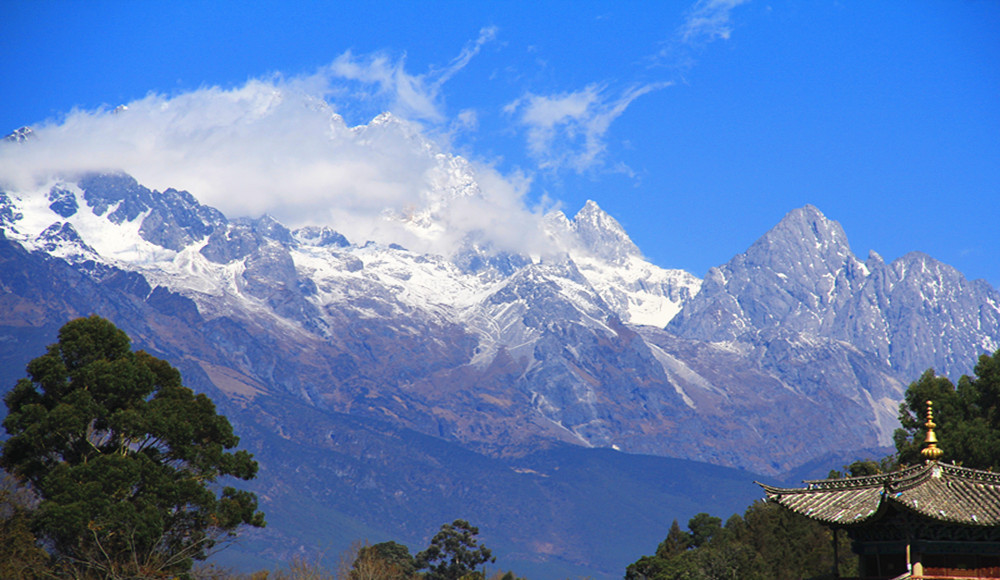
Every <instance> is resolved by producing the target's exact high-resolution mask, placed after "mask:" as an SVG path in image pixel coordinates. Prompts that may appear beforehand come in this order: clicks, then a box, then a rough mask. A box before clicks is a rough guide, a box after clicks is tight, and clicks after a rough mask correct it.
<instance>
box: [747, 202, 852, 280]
mask: <svg viewBox="0 0 1000 580" xmlns="http://www.w3.org/2000/svg"><path fill="white" fill-rule="evenodd" d="M746 255H747V256H751V257H752V258H753V260H754V262H756V263H760V260H761V259H763V260H765V261H766V262H769V263H771V264H772V265H773V266H781V265H782V262H785V265H788V264H787V258H788V257H789V256H791V255H794V256H796V257H800V258H810V259H811V260H809V262H807V263H813V264H816V263H817V260H818V261H819V262H821V263H824V264H830V263H843V262H844V261H845V260H846V259H847V258H848V257H849V256H851V246H850V244H849V243H848V242H847V234H845V233H844V229H843V228H842V227H841V226H840V224H839V223H838V222H836V221H833V220H830V219H827V217H826V216H825V215H823V213H822V212H820V211H819V210H818V209H817V208H816V207H815V206H812V205H806V206H804V207H800V208H798V209H794V210H792V211H790V212H788V214H786V215H785V217H784V218H782V220H781V221H780V222H778V224H777V225H776V226H774V227H773V228H771V230H770V231H768V232H767V233H766V234H764V235H763V236H761V238H760V239H758V240H757V241H756V242H754V244H753V245H751V246H750V248H749V249H748V250H747V252H746ZM851 257H853V256H851Z"/></svg>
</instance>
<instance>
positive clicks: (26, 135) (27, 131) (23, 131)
mask: <svg viewBox="0 0 1000 580" xmlns="http://www.w3.org/2000/svg"><path fill="white" fill-rule="evenodd" d="M35 137H36V135H35V132H34V131H33V130H32V129H31V127H20V128H18V129H14V130H13V131H11V132H10V133H8V134H7V135H5V136H4V138H3V140H4V141H8V142H11V143H24V142H25V141H27V140H28V139H34V138H35Z"/></svg>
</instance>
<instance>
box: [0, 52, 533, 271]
mask: <svg viewBox="0 0 1000 580" xmlns="http://www.w3.org/2000/svg"><path fill="white" fill-rule="evenodd" d="M469 50H472V49H469ZM460 66H461V62H456V63H453V64H452V66H451V68H450V69H449V70H448V71H445V72H444V73H441V75H439V78H438V80H437V81H435V82H439V81H441V80H442V79H444V78H445V77H446V76H447V75H448V74H454V72H455V70H456V69H457V67H460ZM449 71H450V72H449ZM336 82H337V78H336V77H335V76H334V75H333V74H332V73H330V71H329V70H323V71H320V72H319V73H316V74H315V75H312V76H308V77H298V78H291V79H286V78H283V77H280V76H275V77H273V78H270V79H254V80H250V81H248V82H247V83H246V84H244V85H243V86H239V87H235V88H231V89H223V88H219V87H206V88H201V89H198V90H195V91H190V92H186V93H181V94H178V95H174V96H165V95H160V94H150V95H147V96H146V97H145V98H142V99H139V100H137V101H134V102H131V103H128V105H127V106H126V107H118V108H117V109H114V110H111V109H108V108H104V109H100V110H91V111H84V110H76V111H73V112H71V113H69V114H68V115H66V116H65V118H63V119H61V120H58V121H49V122H46V123H43V124H41V125H38V126H35V127H34V134H35V135H36V136H37V138H36V139H32V140H30V141H28V142H24V143H3V144H2V145H0V147H3V150H2V155H0V183H2V184H4V185H5V186H6V187H13V188H20V189H23V188H25V187H30V185H31V184H32V183H34V182H36V181H39V180H42V181H44V180H46V179H48V178H49V176H51V175H53V174H73V173H79V172H84V171H119V170H120V171H125V172H128V173H129V174H131V175H134V176H136V177H137V178H138V179H140V180H141V181H142V182H143V183H146V184H149V185H150V186H151V187H155V188H158V189H165V188H167V187H175V188H183V189H187V190H190V191H192V192H195V193H196V194H197V195H198V197H199V198H200V199H203V200H205V202H206V203H208V204H210V205H213V206H215V207H218V208H219V209H221V210H222V211H223V212H224V213H226V214H227V215H229V216H232V217H236V216H259V215H261V214H264V213H267V214H270V215H273V216H275V217H276V218H278V219H279V220H281V221H282V222H284V223H287V224H289V225H291V226H300V225H310V224H312V225H320V224H322V225H330V226H332V227H335V228H337V229H338V230H340V231H342V232H343V233H344V234H345V235H347V236H348V237H349V238H351V239H353V240H356V241H358V242H364V241H365V240H369V239H374V240H377V241H380V242H385V243H393V242H394V243H401V244H404V245H408V246H411V247H412V246H414V245H419V246H420V247H419V249H421V250H423V251H434V252H439V253H448V252H449V251H450V249H451V248H453V247H454V245H455V243H456V239H461V238H463V237H465V236H467V235H469V234H474V235H476V236H478V237H480V238H483V239H485V240H486V241H489V242H490V243H491V244H493V245H495V246H498V247H501V248H505V249H516V250H526V249H528V248H525V247H523V246H524V244H525V242H526V241H530V242H529V243H535V242H536V241H538V240H541V239H543V238H542V236H541V235H540V233H539V232H540V230H539V229H538V227H537V223H538V219H539V218H538V215H537V213H535V212H533V211H531V210H529V209H528V208H526V207H525V203H524V201H523V196H524V194H525V191H526V189H527V185H528V180H527V179H525V178H521V177H519V176H517V175H514V176H512V177H507V176H504V175H501V174H499V173H498V172H497V171H495V170H493V169H492V168H490V167H487V166H485V165H480V164H475V163H472V162H468V161H466V160H464V159H462V158H460V157H456V156H453V155H450V154H448V153H447V152H445V151H443V150H441V148H440V147H438V146H437V145H436V144H435V142H434V141H433V140H432V139H431V138H430V137H428V136H427V134H426V132H425V131H424V130H423V129H422V127H421V126H420V125H419V124H416V123H412V122H408V121H406V120H404V119H401V118H399V117H397V116H393V115H390V114H385V115H380V116H378V117H377V118H376V119H374V120H373V121H372V122H371V123H369V124H367V125H360V126H357V127H349V126H348V125H347V124H346V123H345V121H344V119H343V118H342V117H341V116H340V115H339V114H337V112H336V111H335V110H334V108H333V106H332V105H330V104H329V103H328V102H327V100H326V98H325V97H326V96H327V95H328V94H329V93H330V92H331V91H332V90H333V88H334V86H335V83H336ZM473 178H474V179H473ZM473 181H475V183H476V184H477V185H476V186H475V188H474V190H465V189H463V188H464V187H465V185H463V184H467V183H471V182H473ZM413 216H418V217H420V218H421V219H422V220H423V221H422V224H423V225H422V226H421V227H416V226H415V224H414V223H412V219H410V218H412V217H413ZM431 222H433V225H434V227H430V226H431ZM418 225H419V224H418ZM435 232H437V233H435ZM512 245H513V247H511V246H512Z"/></svg>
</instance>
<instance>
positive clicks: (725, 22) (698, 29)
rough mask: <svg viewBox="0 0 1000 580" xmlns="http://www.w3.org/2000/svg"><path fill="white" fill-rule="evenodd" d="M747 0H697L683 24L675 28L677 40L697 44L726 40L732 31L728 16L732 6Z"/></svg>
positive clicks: (730, 20)
mask: <svg viewBox="0 0 1000 580" xmlns="http://www.w3.org/2000/svg"><path fill="white" fill-rule="evenodd" d="M747 1H748V0H698V2H695V4H694V6H692V7H691V10H689V11H688V13H687V17H686V19H685V20H684V24H682V25H681V27H680V28H679V29H678V30H677V38H678V41H679V42H681V43H683V44H687V45H699V44H705V43H709V42H712V41H714V40H719V39H723V40H726V39H728V38H729V36H730V35H731V34H732V32H733V21H732V18H731V16H730V13H731V12H732V10H733V8H736V7H737V6H739V5H740V4H744V3H746V2H747Z"/></svg>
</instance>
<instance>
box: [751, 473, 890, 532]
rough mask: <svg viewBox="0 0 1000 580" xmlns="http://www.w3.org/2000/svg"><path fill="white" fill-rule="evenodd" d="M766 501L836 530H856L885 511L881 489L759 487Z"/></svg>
mask: <svg viewBox="0 0 1000 580" xmlns="http://www.w3.org/2000/svg"><path fill="white" fill-rule="evenodd" d="M758 485H760V486H761V487H763V488H764V491H765V493H766V494H767V499H768V500H769V501H773V502H775V503H777V504H779V505H781V506H784V507H786V508H788V509H790V510H792V511H793V512H795V513H797V514H801V515H803V516H806V517H807V518H810V519H814V520H817V521H820V522H823V523H825V524H829V525H834V526H853V525H857V524H860V523H862V522H865V521H867V520H870V519H872V518H873V517H874V516H875V515H876V514H877V513H878V512H879V508H881V507H882V499H883V494H882V490H883V488H882V487H881V486H865V487H853V488H844V489H837V490H830V489H825V490H815V489H783V488H780V487H773V486H769V485H764V484H762V483H758Z"/></svg>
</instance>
